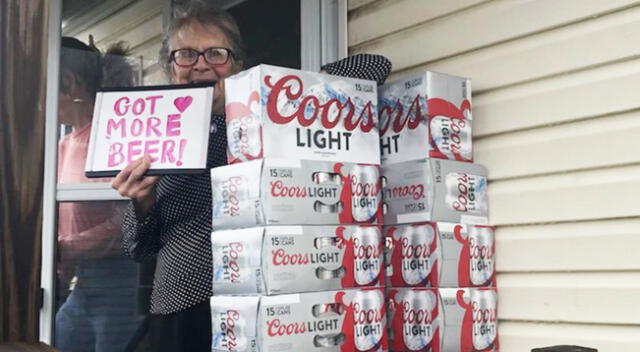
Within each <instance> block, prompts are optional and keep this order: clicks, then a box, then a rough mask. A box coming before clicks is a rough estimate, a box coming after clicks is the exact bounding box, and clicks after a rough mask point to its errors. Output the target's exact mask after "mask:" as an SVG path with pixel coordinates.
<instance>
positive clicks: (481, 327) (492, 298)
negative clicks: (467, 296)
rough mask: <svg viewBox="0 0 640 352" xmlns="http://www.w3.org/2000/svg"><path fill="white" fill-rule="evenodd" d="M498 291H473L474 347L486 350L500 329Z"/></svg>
mask: <svg viewBox="0 0 640 352" xmlns="http://www.w3.org/2000/svg"><path fill="white" fill-rule="evenodd" d="M496 301H497V298H496V292H495V291H490V290H474V291H472V293H471V308H472V311H473V347H474V348H475V349H476V350H484V349H487V348H489V347H491V346H492V345H493V343H494V341H495V339H496V336H497V331H498V308H497V305H496Z"/></svg>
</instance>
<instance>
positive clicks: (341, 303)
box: [211, 288, 388, 352]
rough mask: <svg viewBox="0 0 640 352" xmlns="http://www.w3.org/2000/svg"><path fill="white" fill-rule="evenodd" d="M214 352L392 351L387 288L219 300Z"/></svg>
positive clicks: (213, 309)
mask: <svg viewBox="0 0 640 352" xmlns="http://www.w3.org/2000/svg"><path fill="white" fill-rule="evenodd" d="M211 319H212V351H225V352H226V351H251V352H269V351H278V352H300V351H323V352H347V351H349V352H355V351H363V352H364V351H372V352H373V351H388V346H387V326H386V325H387V319H386V309H385V299H384V291H383V289H382V288H363V289H351V290H340V291H323V292H307V293H300V294H288V295H278V296H213V297H212V298H211Z"/></svg>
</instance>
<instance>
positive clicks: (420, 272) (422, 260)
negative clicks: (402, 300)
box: [400, 224, 438, 286]
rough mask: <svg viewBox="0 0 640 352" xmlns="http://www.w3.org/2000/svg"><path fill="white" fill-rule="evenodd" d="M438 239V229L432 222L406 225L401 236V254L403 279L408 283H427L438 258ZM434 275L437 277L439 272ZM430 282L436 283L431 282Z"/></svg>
mask: <svg viewBox="0 0 640 352" xmlns="http://www.w3.org/2000/svg"><path fill="white" fill-rule="evenodd" d="M437 239H438V236H437V232H436V229H435V227H434V226H433V225H431V224H425V225H412V226H404V231H403V232H402V235H401V238H400V241H401V243H400V245H401V247H400V248H401V250H400V254H401V257H402V279H403V281H404V282H405V283H406V284H408V285H411V286H414V285H425V284H427V282H428V278H429V276H430V275H431V272H432V270H433V269H434V265H435V264H436V260H437V252H436V251H437V247H438V244H437ZM434 276H436V277H437V274H436V275H434ZM436 277H434V278H433V279H436ZM430 284H431V285H434V284H436V283H435V282H430Z"/></svg>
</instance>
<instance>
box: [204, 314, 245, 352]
mask: <svg viewBox="0 0 640 352" xmlns="http://www.w3.org/2000/svg"><path fill="white" fill-rule="evenodd" d="M213 320H214V321H213V323H214V324H213V328H214V329H213V330H214V333H213V339H212V340H213V341H212V343H213V349H214V350H216V351H218V350H223V351H245V350H246V348H247V337H246V336H245V335H244V319H243V318H242V316H241V314H240V312H239V311H237V310H235V309H228V310H222V311H218V312H215V311H214V312H213Z"/></svg>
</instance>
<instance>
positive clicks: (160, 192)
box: [122, 116, 227, 314]
mask: <svg viewBox="0 0 640 352" xmlns="http://www.w3.org/2000/svg"><path fill="white" fill-rule="evenodd" d="M226 147H227V138H226V126H225V120H224V116H214V117H213V119H212V124H211V133H210V135H209V151H208V156H207V168H213V167H216V166H221V165H226V163H227V156H226ZM122 231H123V247H124V251H125V253H126V254H127V255H128V256H129V257H131V258H132V259H133V260H135V261H142V260H145V259H147V258H149V257H152V256H154V255H156V254H157V264H156V271H155V275H154V279H153V292H152V294H151V313H153V314H171V313H175V312H178V311H181V310H183V309H185V308H188V307H191V306H193V305H195V304H197V303H200V302H203V301H205V300H208V299H209V297H211V295H212V290H211V280H212V260H211V176H210V172H209V170H207V172H205V173H204V174H200V175H169V176H163V177H162V178H160V180H159V181H158V183H157V185H156V203H155V205H154V207H153V208H152V209H151V212H150V213H149V215H148V216H147V218H146V219H144V220H143V221H142V222H140V221H138V220H137V218H136V214H135V210H134V208H133V204H132V203H130V204H129V207H128V208H127V211H126V213H125V216H124V220H123V224H122Z"/></svg>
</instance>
